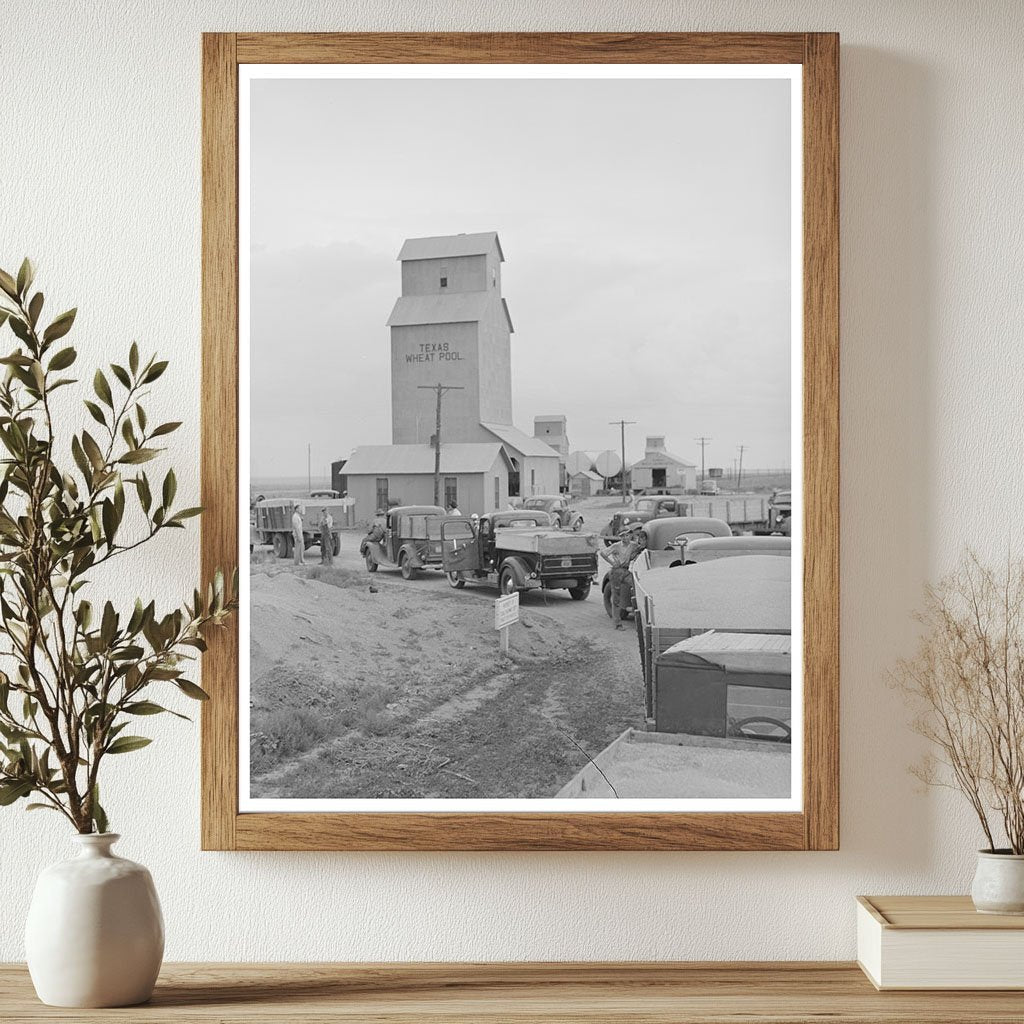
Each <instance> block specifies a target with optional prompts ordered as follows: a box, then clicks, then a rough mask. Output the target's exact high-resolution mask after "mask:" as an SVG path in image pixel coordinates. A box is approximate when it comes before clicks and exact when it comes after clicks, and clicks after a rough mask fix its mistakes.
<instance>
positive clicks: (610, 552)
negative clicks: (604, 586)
mask: <svg viewBox="0 0 1024 1024" xmlns="http://www.w3.org/2000/svg"><path fill="white" fill-rule="evenodd" d="M645 547H647V532H646V531H645V530H644V528H643V526H642V525H641V524H639V523H637V524H635V525H634V526H631V527H629V528H628V529H626V530H623V531H622V533H621V534H619V542H618V543H617V544H613V545H612V546H611V547H610V548H604V550H602V551H601V552H600V554H601V557H602V558H603V559H604V560H605V561H606V562H608V563H609V565H611V568H610V569H609V570H608V581H609V585H610V586H611V592H612V621H613V622H614V623H615V628H616V629H622V622H623V620H624V619H625V618H626V616H627V614H628V613H629V609H630V607H631V606H632V603H633V573H632V571H631V569H630V566H631V565H632V564H633V560H634V559H635V558H636V557H637V555H639V554H640V553H641V552H642V551H643V550H644V548H645Z"/></svg>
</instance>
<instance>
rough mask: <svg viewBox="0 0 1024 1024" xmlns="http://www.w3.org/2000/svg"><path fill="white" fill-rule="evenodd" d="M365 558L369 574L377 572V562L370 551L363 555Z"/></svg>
mask: <svg viewBox="0 0 1024 1024" xmlns="http://www.w3.org/2000/svg"><path fill="white" fill-rule="evenodd" d="M363 557H364V558H365V559H366V571H367V572H376V571H377V560H376V559H375V558H374V557H373V555H372V554H371V553H370V552H369V551H367V552H366V553H365V554H364V555H363Z"/></svg>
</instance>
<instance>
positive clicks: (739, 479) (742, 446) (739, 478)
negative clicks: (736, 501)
mask: <svg viewBox="0 0 1024 1024" xmlns="http://www.w3.org/2000/svg"><path fill="white" fill-rule="evenodd" d="M736 447H737V448H738V449H739V450H740V472H739V476H737V477H736V490H737V491H738V490H739V489H740V484H741V483H742V482H743V453H744V452H745V451H746V450H747V447H748V446H747V445H745V444H738V445H736Z"/></svg>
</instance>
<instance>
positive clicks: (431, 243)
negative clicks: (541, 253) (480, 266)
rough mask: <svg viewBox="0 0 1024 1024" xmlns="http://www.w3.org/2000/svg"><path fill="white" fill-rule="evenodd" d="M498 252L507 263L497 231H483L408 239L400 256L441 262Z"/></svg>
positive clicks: (401, 258) (406, 258) (401, 257)
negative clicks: (454, 257)
mask: <svg viewBox="0 0 1024 1024" xmlns="http://www.w3.org/2000/svg"><path fill="white" fill-rule="evenodd" d="M492 249H497V250H498V259H500V260H501V261H502V262H504V261H505V254H504V253H503V252H502V251H501V242H499V241H498V232H497V231H481V232H479V233H477V234H475V235H467V234H461V235H433V236H431V237H429V238H407V239H406V240H405V243H404V244H403V245H402V250H401V252H399V254H398V258H399V259H400V260H439V259H444V258H445V257H449V256H481V255H483V254H484V253H488V252H490V251H491V250H492Z"/></svg>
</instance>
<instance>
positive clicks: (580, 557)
mask: <svg viewBox="0 0 1024 1024" xmlns="http://www.w3.org/2000/svg"><path fill="white" fill-rule="evenodd" d="M441 559H442V565H443V567H444V571H445V574H446V575H447V577H448V583H449V585H450V586H452V587H454V588H456V589H459V590H461V589H462V588H463V587H465V585H466V583H467V582H470V581H474V582H492V583H493V582H497V584H498V589H499V590H500V591H501V592H502V593H503V594H512V593H516V592H518V591H521V590H529V589H534V588H540V589H544V590H568V591H569V596H570V597H571V598H572V599H573V600H574V601H582V600H584V599H585V598H586V597H587V595H588V594H589V593H590V587H591V584H592V583H593V581H594V578H595V576H596V575H597V537H596V536H594V535H593V534H581V533H568V532H563V531H562V530H559V529H558V528H557V527H556V526H555V524H554V523H553V522H552V518H551V516H550V515H549V514H548V513H547V512H546V511H544V510H543V509H522V510H517V511H509V512H493V513H490V514H488V515H484V516H481V517H480V519H479V520H478V521H474V520H473V519H471V518H469V517H468V516H449V517H448V518H447V519H445V520H444V522H442V524H441Z"/></svg>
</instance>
